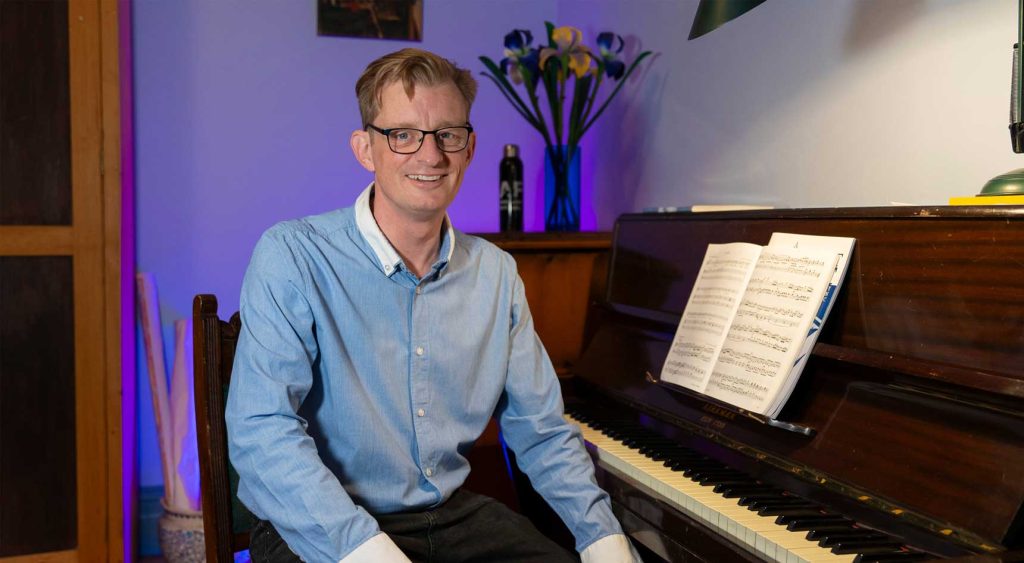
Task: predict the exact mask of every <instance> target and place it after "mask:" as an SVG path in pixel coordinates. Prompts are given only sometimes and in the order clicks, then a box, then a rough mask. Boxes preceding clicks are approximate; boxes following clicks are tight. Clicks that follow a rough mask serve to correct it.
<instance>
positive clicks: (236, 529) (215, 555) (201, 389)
mask: <svg viewBox="0 0 1024 563" xmlns="http://www.w3.org/2000/svg"><path fill="white" fill-rule="evenodd" d="M241 327H242V321H241V319H240V317H239V316H238V313H235V314H234V315H232V316H231V320H230V321H226V322H225V321H223V320H221V319H220V317H218V316H217V298H216V297H215V296H213V295H196V296H195V299H193V301H192V331H193V332H192V337H193V347H194V353H195V372H194V377H195V401H196V441H197V442H198V445H199V476H200V491H201V493H202V498H203V532H204V533H205V535H206V561H207V562H208V563H231V562H232V561H234V554H235V552H237V551H242V550H244V549H247V548H248V547H249V531H250V530H251V529H252V527H253V526H254V525H255V523H256V519H255V517H254V516H253V515H252V513H250V512H249V510H248V509H247V508H245V506H244V505H243V504H242V503H241V502H239V501H238V497H237V496H236V493H237V491H238V474H237V473H235V470H234V468H233V467H232V466H231V462H230V461H229V460H228V439H227V431H226V428H225V425H224V408H225V406H226V400H227V395H228V384H229V383H230V381H231V365H232V363H233V362H234V360H235V344H236V343H237V342H238V333H239V330H240V329H241Z"/></svg>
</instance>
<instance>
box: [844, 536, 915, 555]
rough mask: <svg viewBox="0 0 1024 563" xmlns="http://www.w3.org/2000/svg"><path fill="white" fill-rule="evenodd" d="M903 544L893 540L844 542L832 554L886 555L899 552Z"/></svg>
mask: <svg viewBox="0 0 1024 563" xmlns="http://www.w3.org/2000/svg"><path fill="white" fill-rule="evenodd" d="M901 547H903V544H902V543H900V542H899V541H897V540H894V539H892V538H888V539H886V540H877V541H871V540H861V541H857V540H843V541H839V542H837V543H836V544H835V545H833V546H832V553H835V554H836V555H852V554H856V553H876V554H886V553H894V552H896V551H898V550H899V549H900V548H901Z"/></svg>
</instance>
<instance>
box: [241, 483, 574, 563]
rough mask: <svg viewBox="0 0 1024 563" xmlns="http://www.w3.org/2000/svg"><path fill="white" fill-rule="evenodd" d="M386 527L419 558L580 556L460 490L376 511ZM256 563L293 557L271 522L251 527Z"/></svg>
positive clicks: (480, 560) (549, 561)
mask: <svg viewBox="0 0 1024 563" xmlns="http://www.w3.org/2000/svg"><path fill="white" fill-rule="evenodd" d="M376 519H377V523H378V525H380V529H381V531H383V532H384V533H385V534H387V535H388V537H390V538H391V541H393V542H395V545H397V546H398V548H399V549H401V550H402V552H403V553H405V555H406V556H407V557H408V558H409V559H411V560H413V561H414V562H416V563H420V562H422V563H501V562H509V563H513V562H514V563H563V562H564V563H575V562H578V561H579V558H578V557H577V556H576V555H575V554H572V553H569V552H568V551H566V550H565V549H563V548H562V547H560V546H559V545H557V544H556V543H554V542H553V541H551V540H550V539H548V538H547V537H546V536H544V535H543V534H541V533H540V532H539V531H538V530H537V528H535V527H534V526H533V523H531V522H530V521H529V520H528V519H526V518H525V517H523V516H522V515H520V514H517V513H516V512H513V511H512V510H509V509H508V507H506V506H505V505H504V504H501V503H500V502H498V501H496V500H494V499H492V498H489V497H485V496H482V495H478V494H475V493H471V492H469V491H463V490H459V491H456V492H455V494H454V495H452V497H451V498H450V499H448V501H447V502H445V503H444V504H442V505H441V506H438V507H436V508H432V509H430V510H426V511H423V512H407V513H402V514H384V515H378V516H376ZM249 554H250V556H251V557H252V560H253V562H254V563H294V562H297V561H299V557H298V556H297V555H295V554H294V553H292V551H291V550H290V549H288V546H287V545H286V544H285V543H284V540H282V539H281V536H280V535H279V534H278V533H277V530H275V529H274V526H273V525H271V524H270V522H266V521H260V522H259V523H258V524H257V525H256V527H255V528H254V529H253V531H252V539H251V540H250V545H249Z"/></svg>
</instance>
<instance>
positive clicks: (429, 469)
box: [423, 467, 434, 477]
mask: <svg viewBox="0 0 1024 563" xmlns="http://www.w3.org/2000/svg"><path fill="white" fill-rule="evenodd" d="M423 474H424V475H426V476H427V477H430V476H431V475H433V474H434V470H433V469H431V468H429V467H428V468H426V469H424V470H423Z"/></svg>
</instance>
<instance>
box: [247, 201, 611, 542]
mask: <svg viewBox="0 0 1024 563" xmlns="http://www.w3.org/2000/svg"><path fill="white" fill-rule="evenodd" d="M371 193H372V185H371V186H370V187H368V188H367V189H366V190H365V191H364V192H363V194H362V195H361V196H360V197H359V199H358V200H357V202H356V205H355V207H353V208H346V209H341V210H337V211H332V212H330V213H325V214H323V215H317V216H314V217H308V218H305V219H301V220H296V221H288V222H284V223H280V224H278V225H276V226H274V227H272V228H271V229H269V230H268V231H267V232H266V233H265V234H264V235H263V236H262V238H261V239H260V241H259V243H258V244H257V245H256V249H255V251H254V252H253V256H252V261H251V263H250V265H249V269H248V271H247V272H246V275H245V281H244V283H243V286H242V295H241V316H242V333H241V335H240V336H239V340H238V348H237V351H236V355H235V363H234V368H233V372H232V373H233V375H232V382H231V388H230V392H229V396H228V405H227V427H228V439H229V445H230V457H231V461H232V463H233V464H234V466H235V468H236V469H237V470H238V473H239V475H240V476H241V481H240V484H239V491H238V495H239V498H240V499H241V500H242V502H244V503H245V504H246V506H248V507H249V508H250V509H251V510H252V511H253V513H255V514H256V515H257V516H259V517H260V518H262V519H265V520H270V521H271V522H273V523H274V526H275V527H276V528H277V529H278V531H279V532H280V533H281V535H282V537H283V538H284V540H285V541H286V542H287V543H288V545H289V547H291V548H292V550H293V551H295V552H296V553H297V554H298V555H299V556H301V557H302V558H303V559H305V560H306V561H338V560H339V559H341V558H342V557H344V556H345V555H346V554H348V553H349V552H351V551H352V550H353V549H355V548H357V547H358V546H359V545H361V544H362V543H363V542H365V541H366V540H368V539H370V538H371V537H373V536H375V535H376V534H378V533H380V530H379V528H378V526H377V523H376V521H375V520H374V519H373V517H372V516H371V514H385V513H393V512H400V511H409V510H422V509H425V508H428V507H431V506H435V505H437V504H438V503H441V502H443V501H444V500H446V499H448V498H449V497H450V496H451V494H452V493H453V492H454V491H455V490H456V489H458V488H459V487H460V486H461V485H462V483H463V481H464V480H465V479H466V475H467V474H468V473H469V471H470V467H469V463H468V462H467V461H466V454H467V452H469V450H470V448H472V446H473V443H474V442H475V441H476V439H477V438H478V437H479V436H480V434H481V433H482V432H483V430H484V428H485V426H486V425H487V423H488V421H489V420H490V418H491V416H492V415H496V416H498V417H499V420H500V424H501V428H502V433H503V436H504V438H505V441H506V442H507V443H508V445H509V446H510V447H511V448H512V450H513V451H514V452H515V453H516V458H517V460H518V463H519V466H520V467H521V468H522V469H523V471H524V472H525V473H526V474H527V475H529V477H530V479H531V481H532V482H533V484H534V486H535V488H536V489H537V490H538V492H540V493H541V494H542V495H543V496H544V498H545V499H546V500H547V501H548V502H549V503H550V504H551V505H552V507H553V508H554V509H555V511H556V512H557V513H558V514H559V515H560V516H561V517H562V519H563V520H564V521H565V522H566V524H567V525H568V526H569V528H570V530H572V532H573V534H574V535H575V538H576V543H577V549H579V550H583V549H584V548H586V547H587V546H588V545H590V544H591V543H592V542H594V541H596V540H598V539H600V538H602V537H605V536H607V535H609V534H613V533H622V532H621V528H620V527H619V524H618V522H617V521H616V520H615V518H614V516H613V515H612V511H611V505H610V503H609V501H608V496H607V495H606V494H605V493H604V492H603V491H601V490H600V489H599V488H598V487H597V485H596V482H595V480H594V475H593V467H592V465H591V462H590V459H589V458H588V456H587V454H586V452H585V451H584V448H583V442H582V439H581V437H580V434H579V432H578V430H577V429H576V428H575V427H574V426H571V425H569V424H567V423H566V422H565V421H564V419H563V418H562V398H561V394H560V391H559V387H558V381H557V378H556V376H555V372H554V369H553V368H552V366H551V362H550V360H549V359H548V356H547V354H546V352H545V351H544V348H543V347H542V345H541V343H540V340H539V339H538V338H537V335H536V333H535V332H534V329H533V321H532V318H531V316H530V311H529V308H528V307H527V304H526V297H525V294H524V292H523V284H522V280H521V279H520V278H519V276H518V274H517V271H516V265H515V261H514V260H513V259H512V257H511V256H509V255H508V254H507V253H505V252H503V251H501V250H499V249H498V248H497V247H495V246H494V245H492V244H490V243H488V242H486V241H484V240H482V239H479V238H477V237H473V236H468V235H465V234H463V233H461V232H457V231H455V230H454V229H452V228H451V226H450V222H449V221H448V220H446V221H445V225H446V230H445V232H443V233H442V242H441V250H440V254H439V256H440V258H439V259H438V261H437V262H436V263H435V264H433V267H432V268H431V270H430V272H429V273H428V274H426V275H425V276H424V277H423V278H417V277H416V276H415V275H414V274H413V273H412V272H410V271H409V270H408V269H407V268H406V267H405V266H404V264H403V263H402V260H401V258H400V257H399V255H398V253H397V252H395V250H394V248H392V247H391V245H390V244H389V243H388V241H387V239H386V238H385V237H384V235H383V233H381V231H380V228H379V227H378V226H377V224H376V222H375V221H374V219H373V215H372V213H371V211H370V197H371Z"/></svg>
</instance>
